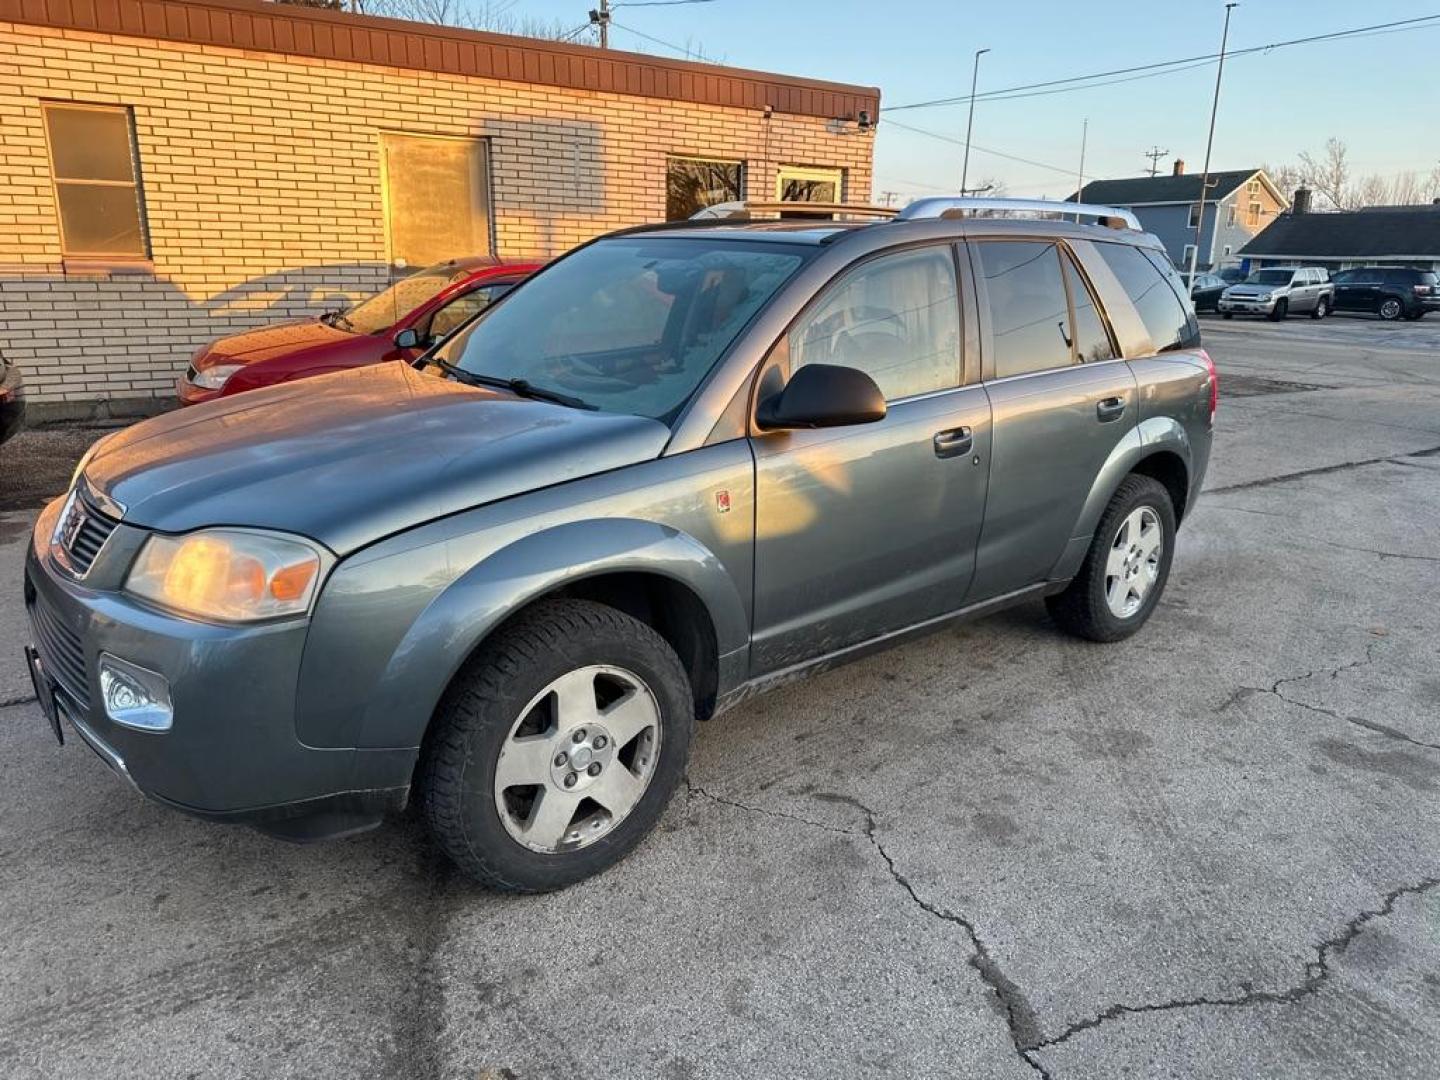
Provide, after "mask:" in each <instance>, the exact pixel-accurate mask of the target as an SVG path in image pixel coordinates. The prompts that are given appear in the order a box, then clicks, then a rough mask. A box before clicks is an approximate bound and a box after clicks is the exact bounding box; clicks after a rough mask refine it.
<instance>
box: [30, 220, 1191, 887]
mask: <svg viewBox="0 0 1440 1080" xmlns="http://www.w3.org/2000/svg"><path fill="white" fill-rule="evenodd" d="M977 209H983V210H988V211H1006V212H1019V211H1026V212H1030V213H1040V214H1042V215H1047V216H1046V217H1044V218H1037V219H1031V220H1025V219H1019V218H1011V219H1006V218H1002V217H996V216H986V217H977V216H971V215H972V214H973V213H974V211H976V210H977ZM1053 212H1054V204H1052V203H1027V202H1018V203H1012V202H1009V201H1006V200H983V199H982V200H975V199H968V200H962V199H926V200H921V201H919V202H917V203H913V204H911V205H910V206H909V207H907V208H906V209H905V210H904V211H902V212H900V213H899V214H898V215H895V214H894V212H893V211H890V212H888V215H889V216H892V217H894V220H880V221H878V222H873V223H869V224H865V223H858V222H839V221H834V222H832V221H823V222H817V221H758V220H744V219H743V218H742V219H737V220H715V221H711V222H708V223H695V222H683V223H679V224H678V225H677V226H671V227H665V226H652V227H645V228H639V229H632V230H627V231H623V232H619V233H612V234H610V235H608V236H605V237H602V238H600V239H598V240H595V241H593V242H591V243H589V244H586V245H584V246H582V247H580V248H577V249H576V250H575V251H573V252H571V253H570V254H569V255H567V256H565V257H564V258H562V259H559V260H557V261H556V262H554V263H552V264H550V265H549V266H547V267H546V268H545V269H543V270H541V271H540V272H539V273H538V274H536V275H535V276H534V277H533V278H532V279H530V280H529V281H528V282H527V283H526V284H525V286H524V287H523V288H521V289H518V290H516V291H515V292H514V293H513V294H512V295H511V296H509V297H507V298H506V300H505V301H504V303H501V304H497V305H495V306H494V307H493V308H490V309H488V310H487V311H486V312H485V313H484V314H482V315H480V316H479V317H478V318H477V319H475V320H474V321H472V322H470V323H468V324H467V325H466V326H465V327H463V328H462V329H460V330H458V331H457V332H456V333H455V334H453V335H452V336H451V337H450V338H448V339H447V340H446V341H445V342H444V343H442V344H441V345H439V346H437V347H436V348H435V349H434V350H432V351H431V352H430V353H429V354H427V356H426V357H424V358H422V360H421V366H420V367H411V366H409V365H406V364H399V363H393V364H380V365H375V366H370V367H365V368H360V369H357V370H354V371H350V372H345V373H341V374H336V375H326V376H321V377H319V378H315V379H309V380H305V381H303V382H300V383H297V384H293V385H286V386H277V387H271V388H267V389H261V390H256V391H253V392H250V393H246V394H243V395H240V396H239V397H237V398H234V399H224V400H221V401H217V402H212V403H209V404H206V405H200V406H196V407H195V408H193V409H186V410H184V411H183V412H181V413H172V414H169V415H166V416H162V417H157V418H155V419H152V420H149V421H146V422H145V423H142V424H138V425H136V426H134V427H132V428H129V429H127V430H125V431H122V432H120V433H117V434H114V435H111V436H109V437H108V438H106V439H104V440H103V441H101V442H100V443H99V444H98V445H97V446H96V448H95V449H94V451H93V452H92V453H91V455H90V456H89V457H88V458H87V459H86V460H85V461H84V462H82V464H81V467H80V469H79V470H78V473H77V478H76V481H75V484H74V486H73V488H72V490H71V491H70V492H69V493H68V494H67V495H66V496H65V497H64V498H62V499H59V500H57V501H56V502H54V503H52V504H51V505H50V506H49V507H48V508H46V509H45V510H44V512H43V513H42V514H41V515H40V518H39V521H38V523H37V525H36V527H35V532H34V539H33V544H32V546H31V548H30V550H29V552H28V557H27V559H26V570H25V603H26V607H27V608H28V610H29V615H30V619H31V625H32V628H33V633H34V641H35V644H36V647H35V648H34V649H32V650H31V651H30V652H29V660H30V665H31V670H32V673H33V675H34V677H35V683H36V689H37V693H38V695H39V698H40V701H41V703H42V706H43V707H44V709H45V710H46V713H47V715H48V716H49V717H50V719H51V722H52V723H53V724H54V727H55V730H56V731H57V732H60V731H62V730H64V729H63V728H62V726H61V724H62V721H63V722H64V724H65V725H66V727H67V728H68V729H69V730H73V731H75V732H78V734H79V736H80V738H81V739H83V740H84V741H85V742H86V743H88V744H89V745H90V746H91V747H92V748H93V749H94V750H95V751H96V752H97V753H99V755H100V756H101V757H103V758H104V759H105V760H106V761H107V762H108V763H109V764H110V765H111V767H112V768H114V769H115V770H116V771H117V772H118V773H120V774H121V775H122V776H124V777H126V778H127V779H128V780H129V781H130V782H131V783H133V784H134V785H135V786H136V787H137V788H138V789H139V790H140V791H142V792H143V793H145V794H146V795H148V796H150V797H151V798H154V799H156V800H158V801H160V802H162V803H165V804H167V805H169V806H172V807H174V808H176V809H179V810H184V811H186V812H189V813H192V814H197V815H201V816H205V817H210V818H215V819H218V820H222V821H243V822H249V823H252V824H256V825H258V826H259V827H261V828H262V829H266V830H268V831H270V832H273V833H277V834H279V835H282V836H287V837H291V838H315V837H319V836H331V835H337V834H343V833H347V832H353V831H356V830H359V829H364V828H368V827H371V826H374V825H375V824H377V823H378V822H379V821H380V820H381V817H382V815H383V814H384V813H385V812H386V811H389V810H396V809H399V808H401V807H403V806H404V805H405V804H406V803H407V802H408V801H409V800H411V799H412V798H413V799H416V800H418V802H419V804H420V806H421V808H422V810H423V813H424V815H425V817H426V819H427V820H428V822H429V825H430V827H431V829H432V830H433V832H434V834H435V836H436V837H437V839H438V842H439V844H440V845H441V846H442V848H443V849H444V850H445V851H446V852H447V853H448V854H449V855H450V857H451V858H452V859H454V860H455V862H456V863H457V864H459V865H460V866H461V867H462V868H463V869H464V870H465V871H467V872H468V873H470V874H472V875H473V876H475V877H476V878H478V879H480V880H481V881H484V882H487V883H489V884H491V885H494V886H497V887H501V888H507V889H513V890H527V891H534V890H542V889H550V888H555V887H558V886H562V885H565V884H568V883H570V882H574V881H577V880H579V879H581V878H583V877H586V876H587V875H589V874H592V873H595V872H596V871H598V870H601V869H603V868H604V867H606V866H608V865H610V864H611V863H614V862H615V861H616V860H618V859H620V858H621V857H622V856H623V855H624V854H625V853H626V852H628V851H629V850H630V849H632V848H633V847H634V846H635V845H636V844H637V843H639V841H640V840H641V838H642V837H644V836H645V834H646V833H647V832H648V831H649V830H650V829H651V828H652V827H653V826H654V825H655V823H656V821H657V820H658V819H659V817H660V814H661V812H662V811H663V810H664V808H665V805H666V803H667V802H668V801H669V799H670V796H671V794H672V793H673V792H674V790H675V788H676V786H677V785H678V784H679V783H680V780H681V777H682V775H683V773H684V769H685V764H686V758H687V755H688V753H689V748H690V740H691V735H692V732H693V730H694V725H695V721H696V719H697V718H699V719H707V718H709V717H712V716H715V715H718V714H720V713H722V712H724V711H725V710H726V709H728V708H730V707H731V706H733V705H735V704H736V703H738V702H740V701H743V700H745V699H746V698H747V697H749V696H751V695H753V694H755V693H757V692H759V691H761V690H764V689H767V688H769V687H772V686H776V685H779V684H782V683H785V682H788V681H790V680H793V679H795V678H796V677H798V676H800V675H803V674H806V673H809V672H813V671H817V670H820V669H823V668H826V667H830V666H832V665H834V664H837V663H840V662H842V661H845V660H848V659H851V658H853V657H856V656H859V655H862V654H864V653H865V652H867V651H870V650H873V649H876V648H880V647H884V646H887V645H890V644H893V643H895V642H898V641H900V640H903V639H904V638H906V637H907V636H909V635H912V634H916V633H923V632H926V631H930V630H934V629H937V628H939V627H942V626H945V625H947V624H949V623H951V622H953V621H954V620H957V619H965V618H971V617H975V616H979V615H983V614H986V613H988V612H992V611H995V610H997V609H999V608H1003V607H1007V606H1009V605H1012V604H1017V603H1022V602H1027V601H1033V600H1038V599H1041V598H1043V599H1044V600H1045V602H1046V604H1047V605H1048V607H1049V611H1050V613H1051V615H1052V617H1053V618H1054V620H1055V621H1056V623H1057V624H1058V625H1059V626H1060V627H1062V628H1063V629H1065V630H1067V631H1069V632H1070V633H1073V634H1076V635H1079V636H1081V637H1084V638H1088V639H1090V640H1093V641H1115V640H1118V639H1120V638H1124V637H1126V636H1128V635H1130V634H1133V633H1134V632H1135V631H1136V630H1138V629H1139V628H1140V627H1141V626H1142V625H1143V624H1144V623H1145V621H1146V620H1147V619H1148V618H1149V617H1150V615H1151V613H1152V612H1153V611H1154V610H1155V605H1156V603H1157V602H1158V600H1159V598H1160V595H1161V592H1162V590H1163V589H1164V587H1165V582H1166V579H1167V577H1168V575H1169V573H1170V565H1171V559H1172V558H1173V556H1174V553H1175V550H1176V548H1175V539H1176V536H1175V532H1176V528H1177V527H1178V526H1179V524H1180V522H1181V521H1183V520H1184V519H1185V518H1186V517H1187V515H1188V514H1189V513H1190V511H1191V509H1192V508H1193V506H1194V502H1195V498H1196V495H1197V494H1198V492H1199V491H1200V487H1201V482H1202V480H1203V478H1204V475H1205V467H1206V463H1207V461H1208V459H1209V455H1210V443H1211V430H1212V424H1213V420H1214V416H1215V404H1216V375H1215V369H1214V366H1213V365H1212V364H1211V362H1210V359H1209V357H1208V356H1206V354H1205V353H1204V351H1203V350H1202V349H1201V348H1200V336H1199V330H1198V324H1197V322H1196V319H1195V315H1194V312H1193V310H1192V309H1191V307H1190V303H1189V300H1188V298H1187V297H1186V294H1185V288H1184V285H1183V284H1182V283H1181V281H1180V280H1179V278H1178V276H1177V275H1176V273H1175V271H1174V269H1173V268H1172V267H1171V265H1170V262H1169V260H1168V259H1167V258H1166V257H1165V252H1164V249H1163V248H1162V247H1161V245H1160V243H1159V242H1158V241H1157V240H1156V239H1155V238H1154V237H1152V236H1149V235H1147V234H1145V233H1142V232H1140V231H1138V228H1137V227H1136V226H1135V221H1134V218H1133V217H1131V216H1129V215H1128V214H1126V213H1124V212H1122V211H1117V210H1112V209H1108V208H1096V207H1087V206H1083V205H1069V204H1067V205H1066V207H1065V214H1066V216H1067V217H1069V216H1072V215H1079V216H1086V217H1091V218H1094V219H1095V220H1097V221H1098V222H1100V224H1094V225H1090V224H1077V223H1071V222H1068V221H1059V220H1053V217H1052V216H1053ZM743 213H744V211H742V214H743ZM871 213H872V214H881V215H885V214H886V213H887V212H885V211H872V212H871ZM422 368H423V370H422ZM956 662H957V663H963V662H964V659H963V657H957V659H956ZM887 719H888V718H887V717H885V716H876V717H874V718H873V720H874V723H875V724H876V725H884V724H885V723H886V722H887Z"/></svg>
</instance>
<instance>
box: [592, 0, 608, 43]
mask: <svg viewBox="0 0 1440 1080" xmlns="http://www.w3.org/2000/svg"><path fill="white" fill-rule="evenodd" d="M590 23H591V25H592V26H598V27H599V28H600V47H601V48H602V49H608V48H609V47H610V0H600V8H599V10H598V11H597V10H596V9H595V8H591V9H590Z"/></svg>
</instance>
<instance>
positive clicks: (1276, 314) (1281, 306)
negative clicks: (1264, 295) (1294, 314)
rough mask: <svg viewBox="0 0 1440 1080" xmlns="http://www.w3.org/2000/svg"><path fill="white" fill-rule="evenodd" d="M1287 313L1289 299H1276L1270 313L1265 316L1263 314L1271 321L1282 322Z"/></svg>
mask: <svg viewBox="0 0 1440 1080" xmlns="http://www.w3.org/2000/svg"><path fill="white" fill-rule="evenodd" d="M1289 314H1290V301H1288V300H1277V301H1276V302H1275V307H1274V308H1273V309H1271V311H1270V314H1269V315H1267V316H1265V317H1266V318H1267V319H1269V320H1270V321H1271V322H1283V321H1284V319H1285V316H1286V315H1289Z"/></svg>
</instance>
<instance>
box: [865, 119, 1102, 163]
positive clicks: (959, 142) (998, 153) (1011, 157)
mask: <svg viewBox="0 0 1440 1080" xmlns="http://www.w3.org/2000/svg"><path fill="white" fill-rule="evenodd" d="M885 126H886V127H897V128H901V129H902V130H904V131H913V132H915V134H917V135H928V136H930V138H932V139H939V140H940V141H941V142H947V143H954V144H955V145H956V146H964V145H965V140H964V139H956V138H953V137H951V136H949V135H942V134H940V132H938V131H926V130H925V129H924V128H918V127H914V126H912V125H910V124H902V123H901V122H900V121H899V120H886V121H885ZM970 148H971V149H972V150H979V151H980V152H981V153H983V154H990V155H991V156H992V157H999V158H1005V159H1006V160H1007V161H1018V162H1019V163H1020V164H1022V165H1034V166H1035V167H1036V168H1037V169H1049V170H1051V171H1052V172H1058V173H1063V174H1064V175H1066V176H1074V175H1075V170H1074V169H1073V168H1071V167H1068V166H1061V165H1051V164H1050V163H1049V162H1047V161H1035V160H1033V159H1032V158H1023V157H1018V156H1016V155H1015V154H1007V153H1005V152H1004V151H1003V150H991V149H990V148H989V147H988V146H981V145H980V144H979V143H971V144H970Z"/></svg>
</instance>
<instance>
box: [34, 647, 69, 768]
mask: <svg viewBox="0 0 1440 1080" xmlns="http://www.w3.org/2000/svg"><path fill="white" fill-rule="evenodd" d="M25 666H26V667H27V668H28V669H29V670H30V682H31V683H32V684H33V685H34V687H35V700H36V701H38V702H39V703H40V711H41V712H42V713H44V714H45V719H46V720H48V721H49V722H50V730H51V731H53V732H54V733H55V741H56V742H57V743H59V744H60V745H61V746H64V745H65V731H64V729H63V728H61V727H60V708H59V706H57V705H56V704H55V684H54V683H52V682H51V681H50V676H49V675H47V674H46V673H45V664H44V662H43V661H42V660H41V659H40V654H39V653H38V652H36V651H35V646H33V645H26V646H25Z"/></svg>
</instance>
